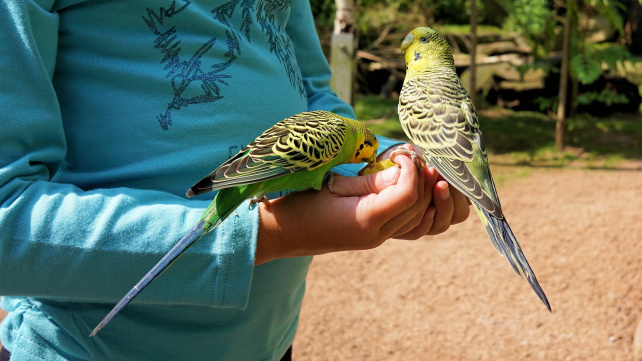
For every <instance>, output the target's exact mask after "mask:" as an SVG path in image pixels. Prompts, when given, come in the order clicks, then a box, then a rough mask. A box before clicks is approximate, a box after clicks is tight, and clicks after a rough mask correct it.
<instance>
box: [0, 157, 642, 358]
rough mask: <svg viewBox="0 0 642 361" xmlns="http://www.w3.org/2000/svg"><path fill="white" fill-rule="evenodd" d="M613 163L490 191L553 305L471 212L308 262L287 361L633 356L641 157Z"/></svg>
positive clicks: (531, 173)
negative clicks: (407, 236)
mask: <svg viewBox="0 0 642 361" xmlns="http://www.w3.org/2000/svg"><path fill="white" fill-rule="evenodd" d="M502 168H504V169H502ZM622 168H623V169H616V170H581V169H564V170H560V169H533V170H528V171H527V172H526V173H524V170H523V169H521V168H520V169H519V170H518V171H519V172H520V173H522V174H523V176H522V177H520V178H517V179H510V180H507V181H505V182H502V183H501V184H500V186H499V194H500V197H501V199H502V205H503V208H504V212H505V213H506V214H507V217H508V220H509V222H510V224H511V226H512V228H513V230H514V231H515V233H516V235H517V238H518V240H519V241H520V244H521V245H522V248H523V249H524V252H525V254H526V257H527V258H528V260H529V261H530V264H531V266H532V267H533V269H534V270H535V273H536V275H537V277H538V279H539V281H540V283H541V285H542V287H543V289H544V291H545V292H546V294H547V296H548V299H549V301H550V303H551V305H552V308H553V313H549V312H548V311H547V310H546V308H545V307H544V305H543V304H542V303H541V302H540V301H539V300H538V299H537V297H536V296H535V294H534V293H533V292H532V290H531V289H530V286H529V285H528V283H527V282H526V281H525V280H520V278H519V277H517V276H516V275H515V273H514V272H513V271H512V270H511V268H510V266H509V265H508V262H507V261H506V260H505V259H503V258H501V257H499V256H498V255H497V254H496V252H495V250H494V248H493V247H492V245H491V243H490V241H489V240H488V239H487V236H486V235H485V233H484V231H483V228H482V226H481V224H480V222H479V220H478V219H477V216H476V215H472V214H471V217H469V219H468V220H467V221H466V222H464V223H463V224H460V225H457V226H455V227H453V228H451V229H450V230H449V231H448V232H447V233H446V234H444V235H441V236H438V237H429V238H425V239H423V240H420V241H415V242H408V241H394V240H393V241H389V242H387V243H386V244H384V245H383V246H382V247H380V248H378V249H375V250H372V251H364V252H348V253H341V254H333V255H326V256H321V257H317V258H316V259H315V261H314V262H313V265H312V269H311V272H310V275H309V282H308V290H307V294H306V298H305V300H304V304H303V311H302V315H301V324H300V328H299V333H298V336H297V338H296V340H295V343H294V358H295V360H300V361H304V360H305V361H307V360H547V361H548V360H578V361H580V360H581V361H585V360H615V361H617V360H632V340H633V334H634V332H635V328H636V326H637V323H638V320H639V319H640V318H642V282H641V281H642V222H641V219H642V187H641V186H642V163H627V164H624V165H622ZM493 170H494V172H495V173H496V175H497V173H498V172H497V171H499V173H501V172H504V173H509V172H511V171H512V170H511V169H510V167H495V168H493ZM516 171H517V170H516ZM496 178H497V177H496ZM1 317H2V316H1V314H0V318H1Z"/></svg>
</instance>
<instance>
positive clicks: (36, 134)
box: [0, 0, 258, 308]
mask: <svg viewBox="0 0 642 361" xmlns="http://www.w3.org/2000/svg"><path fill="white" fill-rule="evenodd" d="M51 3H53V1H46V0H41V1H40V2H39V1H36V0H31V1H30V0H24V1H1V2H0V33H2V34H3V40H2V43H3V53H2V56H0V74H2V78H0V88H1V89H2V92H0V104H2V107H3V109H2V110H3V111H2V113H0V119H1V122H0V123H1V124H2V130H1V131H0V230H1V232H0V295H5V296H14V295H15V296H30V297H45V298H56V299H65V300H74V301H81V302H109V303H112V302H115V301H117V300H118V299H120V298H121V297H122V296H123V295H124V294H125V292H126V291H127V290H129V288H130V287H131V286H133V284H134V283H135V282H136V281H137V280H138V279H139V278H140V277H141V276H142V275H144V274H145V273H146V272H147V271H148V270H149V269H150V268H151V267H152V266H153V265H154V264H155V263H156V262H157V261H158V260H159V259H160V258H161V257H162V256H163V255H164V254H165V252H167V251H168V250H169V249H170V248H171V246H172V245H173V244H174V243H175V242H176V241H177V240H178V239H180V238H181V237H182V236H183V235H184V234H186V233H187V232H188V231H189V230H190V229H191V228H192V226H193V225H194V224H196V222H197V221H198V219H199V217H200V215H201V214H202V212H203V211H204V210H205V208H206V207H207V205H208V204H209V201H194V200H190V201H188V200H187V199H184V198H182V197H178V196H176V195H172V194H170V193H166V192H161V191H150V190H139V189H132V188H115V189H95V190H89V191H86V190H82V189H79V188H78V187H76V186H74V185H72V184H62V183H56V182H54V181H52V177H54V175H55V174H56V172H57V171H58V170H59V169H60V167H61V166H62V165H63V162H64V161H65V154H66V148H67V147H66V139H65V133H64V130H63V119H62V117H61V112H60V106H59V103H58V100H57V98H56V92H55V89H54V87H53V85H52V78H53V74H54V67H55V61H56V49H57V41H58V39H57V34H58V24H59V17H58V15H57V14H56V13H55V12H53V11H51ZM256 213H257V211H256V209H253V210H248V207H247V206H245V207H239V209H238V210H237V213H236V215H234V217H230V218H231V219H228V221H226V222H224V224H222V225H221V226H220V227H219V228H217V229H216V230H215V231H214V232H211V233H210V234H208V235H207V236H206V237H205V238H204V239H203V240H201V241H200V242H198V243H197V244H195V245H194V246H193V247H192V248H191V249H190V250H188V252H187V253H186V254H184V255H183V256H182V257H181V259H180V262H176V263H175V264H174V265H173V266H172V268H171V270H172V271H171V272H165V273H164V274H163V275H161V276H160V277H159V278H158V280H157V281H155V282H154V283H153V284H152V285H150V286H149V287H148V288H147V289H146V290H145V292H143V293H141V295H140V296H139V298H137V300H136V301H137V302H147V303H158V304H168V303H171V304H190V305H204V306H215V307H236V308H244V307H245V306H246V304H247V300H248V296H249V288H250V282H251V278H252V274H253V264H254V251H255V242H234V240H235V239H256V233H257V231H258V216H257V214H256ZM241 220H243V221H241ZM186 280H189V282H186Z"/></svg>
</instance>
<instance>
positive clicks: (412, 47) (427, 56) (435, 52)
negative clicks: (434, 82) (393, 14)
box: [401, 27, 455, 71]
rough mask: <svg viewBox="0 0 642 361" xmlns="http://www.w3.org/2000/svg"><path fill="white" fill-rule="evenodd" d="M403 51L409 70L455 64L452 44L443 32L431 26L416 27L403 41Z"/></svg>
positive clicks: (452, 65)
mask: <svg viewBox="0 0 642 361" xmlns="http://www.w3.org/2000/svg"><path fill="white" fill-rule="evenodd" d="M401 51H402V52H403V53H404V54H405V58H406V68H407V69H408V70H409V71H421V70H427V69H430V68H439V67H444V66H448V67H453V68H454V66H455V61H454V60H453V54H452V50H451V49H450V45H448V42H447V41H446V39H444V37H443V36H441V34H439V33H438V32H436V31H435V30H433V29H431V28H429V27H420V28H416V29H415V30H413V31H411V32H410V33H408V35H406V38H405V39H403V41H402V42H401Z"/></svg>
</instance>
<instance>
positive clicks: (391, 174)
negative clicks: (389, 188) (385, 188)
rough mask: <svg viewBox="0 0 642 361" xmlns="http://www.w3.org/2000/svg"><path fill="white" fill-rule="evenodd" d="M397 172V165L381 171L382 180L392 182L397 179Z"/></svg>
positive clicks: (387, 182)
mask: <svg viewBox="0 0 642 361" xmlns="http://www.w3.org/2000/svg"><path fill="white" fill-rule="evenodd" d="M398 174H399V167H398V166H396V165H395V166H393V167H390V168H388V169H386V170H384V171H383V174H382V175H383V181H384V182H385V183H386V184H390V183H394V182H395V181H396V180H397V175H398Z"/></svg>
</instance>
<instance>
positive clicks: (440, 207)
mask: <svg viewBox="0 0 642 361" xmlns="http://www.w3.org/2000/svg"><path fill="white" fill-rule="evenodd" d="M432 201H433V204H434V205H435V208H436V212H435V220H434V223H433V226H432V228H431V229H430V232H428V234H430V235H435V234H439V233H443V232H445V231H446V230H447V229H448V227H450V224H451V221H452V217H453V212H454V209H455V204H454V201H453V198H452V196H451V193H450V186H449V185H448V182H445V181H441V180H440V181H438V182H437V184H436V185H435V187H434V188H433V199H432Z"/></svg>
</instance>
